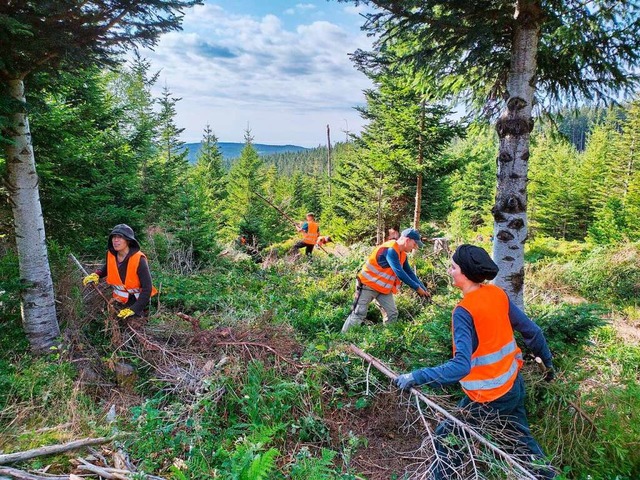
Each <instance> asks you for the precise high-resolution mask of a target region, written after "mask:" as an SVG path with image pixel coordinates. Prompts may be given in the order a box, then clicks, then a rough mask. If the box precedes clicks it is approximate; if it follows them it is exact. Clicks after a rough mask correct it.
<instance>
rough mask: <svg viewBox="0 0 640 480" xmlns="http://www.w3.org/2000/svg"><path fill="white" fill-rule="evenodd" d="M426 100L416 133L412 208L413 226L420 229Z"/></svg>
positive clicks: (421, 110) (421, 106)
mask: <svg viewBox="0 0 640 480" xmlns="http://www.w3.org/2000/svg"><path fill="white" fill-rule="evenodd" d="M425 109H426V101H425V100H423V101H422V103H421V105H420V135H418V175H417V178H416V199H415V205H414V208H413V228H415V229H416V230H419V229H420V215H421V214H422V164H423V163H424V123H425V115H426V112H425Z"/></svg>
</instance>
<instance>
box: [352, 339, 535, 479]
mask: <svg viewBox="0 0 640 480" xmlns="http://www.w3.org/2000/svg"><path fill="white" fill-rule="evenodd" d="M349 349H350V350H351V351H352V352H353V353H355V354H356V355H357V356H359V357H360V358H362V359H364V360H366V361H367V362H369V363H370V364H371V365H373V366H374V367H376V368H377V369H378V370H379V371H380V372H382V373H383V374H384V375H385V376H386V377H388V378H390V379H391V380H395V379H396V378H398V375H397V374H396V373H395V372H394V371H393V370H391V369H390V368H389V367H387V366H386V365H385V364H384V363H382V362H381V361H380V360H378V359H377V358H375V357H373V356H371V355H369V354H368V353H365V352H363V351H362V350H360V349H359V348H358V347H356V346H355V345H353V344H351V345H349ZM411 393H412V394H414V395H415V396H416V397H418V398H419V399H420V400H421V401H422V402H423V403H425V404H427V405H428V406H429V407H431V408H432V409H433V410H435V411H436V412H438V413H440V414H442V415H444V416H445V417H446V418H447V419H448V420H451V421H452V422H453V423H454V424H455V425H456V426H458V427H460V428H461V429H462V430H464V431H465V432H466V433H468V434H469V435H471V436H472V437H473V438H475V439H476V440H477V441H478V442H480V443H481V444H482V445H484V446H485V447H487V448H488V449H490V450H491V451H492V452H493V453H495V454H496V455H498V456H500V457H502V458H503V459H504V460H505V461H506V462H507V463H508V464H509V465H511V466H512V467H513V468H515V469H516V470H517V471H518V472H520V473H521V474H522V476H521V477H519V478H527V479H529V480H536V476H535V475H534V474H532V473H531V472H529V470H527V469H526V468H524V467H523V466H522V465H520V464H519V463H518V461H517V460H515V459H514V458H513V457H511V456H510V455H509V454H508V453H507V452H505V451H504V450H501V449H500V448H498V447H496V446H495V445H494V444H492V443H491V442H489V441H488V440H487V439H486V438H484V437H483V436H482V435H480V434H479V433H478V432H476V431H475V429H473V428H472V427H471V426H469V425H467V424H466V423H464V422H462V421H461V420H459V419H458V418H456V417H455V416H453V414H451V413H449V412H448V411H447V410H445V409H444V408H442V407H441V406H440V405H438V404H437V403H435V402H433V401H432V400H429V399H428V398H427V397H426V396H425V395H424V394H423V393H422V392H421V391H420V390H417V389H415V388H412V389H411Z"/></svg>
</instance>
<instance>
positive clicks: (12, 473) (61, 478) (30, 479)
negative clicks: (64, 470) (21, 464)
mask: <svg viewBox="0 0 640 480" xmlns="http://www.w3.org/2000/svg"><path fill="white" fill-rule="evenodd" d="M5 478H15V479H17V480H69V475H47V476H41V475H36V474H34V473H29V472H25V471H24V470H18V469H17V468H11V467H0V480H3V479H5Z"/></svg>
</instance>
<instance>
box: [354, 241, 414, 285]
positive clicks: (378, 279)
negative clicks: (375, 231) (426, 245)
mask: <svg viewBox="0 0 640 480" xmlns="http://www.w3.org/2000/svg"><path fill="white" fill-rule="evenodd" d="M383 248H393V249H394V250H395V251H396V253H397V254H398V257H399V258H400V265H404V262H405V260H406V259H407V254H406V253H405V252H401V251H400V246H399V245H398V242H396V241H395V240H389V241H388V242H384V243H383V244H382V245H378V246H377V247H376V248H374V249H373V251H372V252H371V255H369V258H368V259H367V262H366V263H365V264H364V266H363V267H362V270H361V271H360V273H359V274H358V278H359V279H360V281H361V282H362V283H363V284H364V285H367V286H368V287H370V288H373V289H374V290H375V291H376V292H380V293H384V294H387V293H396V292H397V291H398V285H400V283H402V282H401V281H400V279H399V278H398V277H397V275H396V274H395V272H394V271H393V269H392V268H391V267H386V268H382V267H381V266H380V264H379V263H378V254H379V253H380V250H382V249H383Z"/></svg>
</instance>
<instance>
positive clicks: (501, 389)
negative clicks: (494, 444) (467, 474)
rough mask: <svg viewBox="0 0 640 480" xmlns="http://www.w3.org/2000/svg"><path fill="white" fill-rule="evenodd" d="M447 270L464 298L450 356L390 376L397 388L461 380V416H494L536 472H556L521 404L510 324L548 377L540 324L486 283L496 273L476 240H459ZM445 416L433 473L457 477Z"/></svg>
mask: <svg viewBox="0 0 640 480" xmlns="http://www.w3.org/2000/svg"><path fill="white" fill-rule="evenodd" d="M448 273H449V275H450V276H451V278H452V280H453V285H454V286H455V287H456V288H459V289H460V290H461V291H462V295H463V297H462V300H461V301H460V302H459V303H458V305H457V306H456V307H455V309H454V310H453V314H452V322H451V323H452V330H453V358H452V359H451V360H449V361H448V362H446V363H444V364H442V365H439V366H437V367H427V368H421V369H418V370H414V371H413V372H411V373H406V374H404V375H400V376H399V377H398V378H397V379H396V384H397V385H398V387H400V388H401V389H403V390H404V389H409V388H411V387H413V386H415V385H428V386H431V387H439V386H442V385H448V384H452V383H457V382H459V383H460V386H461V387H462V389H463V391H464V393H465V394H466V395H465V397H464V398H463V399H462V400H461V401H460V403H459V404H458V407H459V408H461V409H464V410H465V411H467V412H469V413H470V416H469V417H467V418H469V419H470V420H468V421H469V422H472V423H474V422H475V424H477V425H480V426H481V425H482V423H483V422H486V421H488V420H491V419H493V420H496V421H500V422H501V423H500V424H501V425H502V426H504V427H506V430H505V431H508V432H511V434H512V435H510V438H514V439H516V442H517V444H518V449H517V450H516V451H517V452H518V456H519V457H520V458H522V460H523V461H525V462H527V463H528V462H531V461H535V462H537V463H538V464H539V465H540V467H537V468H536V469H535V470H536V475H539V476H540V478H554V476H555V472H554V471H553V468H551V466H550V465H548V464H547V465H545V460H544V459H545V455H544V453H543V452H542V449H541V448H540V445H538V443H537V442H536V441H535V439H534V438H533V436H532V435H531V431H530V430H529V424H528V421H527V415H526V411H525V407H524V400H525V389H524V381H523V379H522V376H521V375H520V373H519V372H520V368H521V367H522V363H523V361H522V352H521V350H520V348H519V347H518V345H517V343H516V340H515V337H514V334H513V332H514V330H517V331H519V332H520V333H521V334H522V338H523V339H524V342H525V344H526V345H527V347H528V348H529V349H530V350H531V351H532V352H533V353H534V355H536V356H538V357H540V359H541V360H542V361H543V363H544V365H545V366H546V367H547V369H548V370H547V375H546V377H545V378H546V380H548V381H549V380H552V379H553V362H552V357H551V352H550V351H549V347H548V345H547V342H546V339H545V337H544V334H543V333H542V330H541V329H540V327H539V326H538V325H536V324H535V323H534V322H533V321H531V320H530V319H529V317H527V315H526V314H525V313H524V312H523V311H522V310H520V309H519V308H518V307H517V306H516V305H515V304H514V303H513V302H512V301H511V300H510V299H509V297H508V296H507V294H506V293H505V291H504V290H502V289H501V288H499V287H497V286H495V285H491V284H487V283H484V282H485V280H492V279H493V278H495V276H496V275H497V273H498V266H497V265H496V264H495V263H494V262H493V260H492V259H491V257H490V256H489V254H488V253H487V252H486V251H485V250H484V249H482V248H480V247H476V246H474V245H461V246H459V247H458V248H457V249H456V251H455V253H454V254H453V257H452V259H451V266H450V267H449V269H448ZM455 431H456V429H455V426H454V425H453V423H452V422H451V421H450V420H446V421H444V422H442V423H441V424H440V425H438V427H437V429H436V432H435V433H436V436H435V440H436V442H435V443H436V450H437V453H438V461H437V462H436V463H435V464H434V465H433V467H434V470H433V472H434V476H433V478H435V479H442V478H459V477H460V475H462V474H463V473H462V471H457V469H458V468H459V467H460V466H461V465H462V463H463V459H462V458H461V455H460V453H459V451H458V450H456V449H455V448H454V447H453V445H452V442H450V441H447V438H448V437H449V436H450V435H451V434H452V433H453V432H455Z"/></svg>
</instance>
